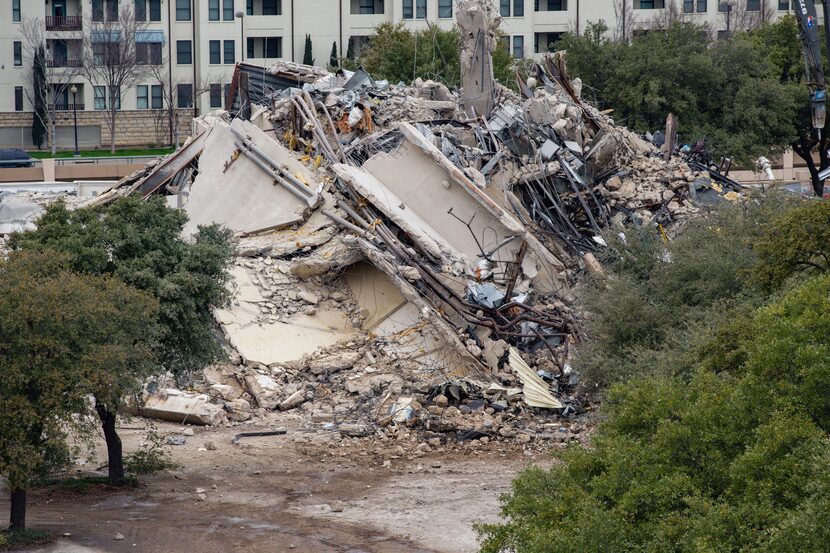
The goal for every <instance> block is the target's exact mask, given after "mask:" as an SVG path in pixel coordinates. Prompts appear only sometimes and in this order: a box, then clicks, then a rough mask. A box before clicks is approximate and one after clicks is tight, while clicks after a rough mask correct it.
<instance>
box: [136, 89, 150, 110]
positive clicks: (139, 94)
mask: <svg viewBox="0 0 830 553" xmlns="http://www.w3.org/2000/svg"><path fill="white" fill-rule="evenodd" d="M142 91H143V92H144V93H143V94H142ZM142 99H143V101H144V106H143V107H142V105H141V104H142ZM135 109H150V87H149V86H148V85H146V84H139V85H136V86H135Z"/></svg>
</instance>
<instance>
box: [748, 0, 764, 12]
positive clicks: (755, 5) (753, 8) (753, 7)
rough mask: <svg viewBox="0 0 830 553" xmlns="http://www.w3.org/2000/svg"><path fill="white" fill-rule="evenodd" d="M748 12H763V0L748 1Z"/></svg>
mask: <svg viewBox="0 0 830 553" xmlns="http://www.w3.org/2000/svg"><path fill="white" fill-rule="evenodd" d="M746 11H748V12H759V11H761V0H746Z"/></svg>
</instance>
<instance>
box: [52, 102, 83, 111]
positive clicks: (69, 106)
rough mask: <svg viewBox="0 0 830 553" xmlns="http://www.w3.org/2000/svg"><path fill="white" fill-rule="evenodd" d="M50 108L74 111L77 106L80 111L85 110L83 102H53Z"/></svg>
mask: <svg viewBox="0 0 830 553" xmlns="http://www.w3.org/2000/svg"><path fill="white" fill-rule="evenodd" d="M49 108H50V109H54V110H55V111H72V109H73V108H77V110H78V111H84V105H83V104H63V103H61V104H51V105H50V106H49Z"/></svg>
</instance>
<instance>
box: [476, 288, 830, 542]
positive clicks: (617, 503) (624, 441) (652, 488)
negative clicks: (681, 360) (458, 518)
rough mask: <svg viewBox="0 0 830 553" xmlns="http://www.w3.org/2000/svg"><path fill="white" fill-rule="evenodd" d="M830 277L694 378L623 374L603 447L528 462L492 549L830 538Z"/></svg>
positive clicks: (777, 308) (772, 313) (714, 349)
mask: <svg viewBox="0 0 830 553" xmlns="http://www.w3.org/2000/svg"><path fill="white" fill-rule="evenodd" d="M828 287H830V276H828V275H826V274H824V275H821V276H819V277H814V278H813V279H811V280H809V281H807V282H805V283H802V284H801V285H799V286H797V287H796V288H793V289H790V290H789V291H788V292H787V293H786V294H785V295H784V296H783V297H781V298H780V299H778V300H776V301H774V302H773V303H771V304H770V305H769V306H766V307H762V308H760V309H758V310H757V311H756V313H755V314H754V315H753V316H752V317H749V318H745V319H743V321H742V322H741V323H739V324H738V325H737V326H736V324H734V323H733V324H730V325H727V326H728V327H729V331H728V332H724V333H721V334H720V336H719V338H718V339H716V340H715V341H714V342H713V343H711V344H709V345H708V346H706V347H704V348H703V354H702V357H703V361H704V362H703V363H702V364H701V366H700V367H698V368H696V369H695V370H694V371H693V372H692V374H691V378H690V379H689V381H688V382H687V381H685V380H684V379H680V378H673V377H657V378H641V379H635V380H633V381H630V382H627V383H621V384H617V385H615V386H614V387H613V388H612V391H611V393H610V394H609V397H608V401H607V402H606V403H605V405H604V407H603V415H604V416H603V422H602V423H601V424H600V427H599V428H598V430H597V432H596V433H595V435H594V437H593V439H592V447H591V448H583V447H571V448H569V449H568V450H566V451H565V452H564V453H563V454H561V456H560V461H561V462H559V463H556V464H554V466H553V468H552V469H550V470H547V471H545V470H542V469H531V470H528V471H526V472H524V473H522V474H521V475H520V476H519V478H517V479H516V481H514V483H513V488H512V492H511V493H510V494H508V495H506V496H505V497H504V498H503V503H502V505H503V515H504V516H505V518H506V519H507V522H506V523H504V524H495V525H485V526H482V527H480V530H481V531H482V535H483V537H484V542H483V547H482V551H484V552H487V553H496V552H500V551H512V552H515V553H531V552H532V553H541V552H554V551H556V552H582V551H609V552H628V551H632V552H633V551H672V552H677V553H685V552H690V553H691V552H697V551H742V552H747V553H750V552H752V553H754V552H772V551H805V552H811V553H812V552H815V553H819V552H821V551H826V547H827V543H828V542H827V540H828V537H830V532H828V530H827V528H826V524H825V523H823V522H820V521H826V520H827V517H828V516H830V501H828V499H827V498H828V494H829V493H830V478H828V477H827V471H826V465H827V462H828V461H830V439H828V438H829V436H828V432H830V400H828V398H830V362H829V361H828V359H830V333H828V332H827V328H828V325H830V295H828V294H827V289H828ZM724 351H730V352H731V353H732V356H731V359H733V360H737V361H736V362H733V363H726V364H722V359H723V357H722V353H723V352H724ZM712 369H714V370H712Z"/></svg>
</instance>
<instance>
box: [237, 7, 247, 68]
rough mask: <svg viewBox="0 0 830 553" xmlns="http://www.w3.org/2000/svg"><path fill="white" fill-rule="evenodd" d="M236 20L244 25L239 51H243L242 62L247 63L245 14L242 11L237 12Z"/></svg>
mask: <svg viewBox="0 0 830 553" xmlns="http://www.w3.org/2000/svg"><path fill="white" fill-rule="evenodd" d="M236 18H237V19H239V22H240V23H241V24H242V31H241V34H240V36H239V49H240V50H241V56H242V61H245V14H244V13H243V12H242V10H240V11H238V12H236Z"/></svg>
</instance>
